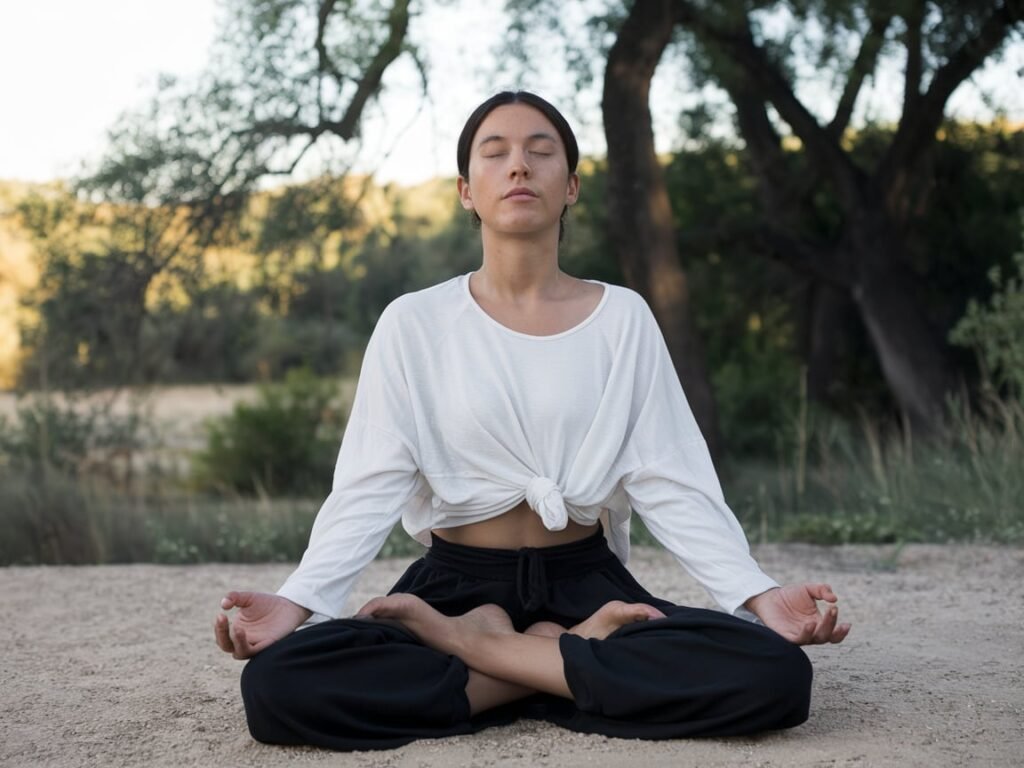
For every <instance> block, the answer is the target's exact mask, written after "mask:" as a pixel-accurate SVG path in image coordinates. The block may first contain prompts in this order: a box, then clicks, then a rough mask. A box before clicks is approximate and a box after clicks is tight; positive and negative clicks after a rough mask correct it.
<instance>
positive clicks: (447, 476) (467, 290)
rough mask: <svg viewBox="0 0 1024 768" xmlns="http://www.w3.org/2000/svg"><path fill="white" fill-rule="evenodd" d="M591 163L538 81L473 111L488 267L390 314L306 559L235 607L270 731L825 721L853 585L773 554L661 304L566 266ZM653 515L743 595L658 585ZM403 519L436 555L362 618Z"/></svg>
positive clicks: (375, 736) (312, 735)
mask: <svg viewBox="0 0 1024 768" xmlns="http://www.w3.org/2000/svg"><path fill="white" fill-rule="evenodd" d="M578 158H579V150H578V148H577V145H576V139H575V137H574V136H573V133H572V130H571V129H570V127H569V125H568V123H567V122H566V120H565V118H564V117H563V116H562V115H561V114H560V113H559V112H558V111H557V110H556V109H555V108H554V107H553V106H552V105H551V104H549V103H548V102H546V101H545V100H543V99H541V98H540V97H538V96H536V95H533V94H530V93H527V92H522V91H520V92H516V93H509V92H505V93H500V94H497V95H496V96H494V97H492V98H490V99H488V100H487V101H485V102H484V103H483V104H481V105H480V106H479V107H478V108H477V109H476V110H475V111H474V112H473V114H472V115H471V116H470V117H469V120H468V121H467V123H466V125H465V127H464V129H463V131H462V135H461V137H460V139H459V143H458V171H459V178H458V194H459V198H460V200H461V203H462V206H463V207H464V208H465V209H466V210H467V211H469V212H470V214H471V215H472V216H473V217H474V219H475V220H476V221H477V222H478V223H479V227H480V236H481V246H482V248H481V251H482V261H481V265H480V267H479V269H477V270H476V271H474V272H472V273H470V274H466V275H461V276H459V277H455V278H453V279H451V280H449V281H447V282H444V283H441V284H440V285H436V286H434V287H432V288H428V289H426V290H422V291H418V292H415V293H411V294H407V295H405V296H402V297H400V298H398V299H397V300H395V301H394V302H392V304H391V305H390V306H389V307H388V308H387V309H386V310H385V312H384V313H383V314H382V315H381V318H380V320H379V322H378V323H377V326H376V328H375V329H374V332H373V336H372V338H371V340H370V343H369V345H368V347H367V350H366V356H365V358H364V362H363V367H362V371H361V373H360V377H359V383H358V387H357V391H356V397H355V400H354V403H353V406H352V413H351V416H350V418H349V422H348V426H347V428H346V431H345V436H344V439H343V440H342V445H341V451H340V453H339V456H338V463H337V468H336V470H335V474H334V483H333V488H332V491H331V493H330V495H329V496H328V498H327V500H326V501H325V502H324V504H323V507H322V508H321V509H320V512H319V514H318V515H317V518H316V522H315V523H314V524H313V530H312V534H311V537H310V542H309V547H308V549H307V550H306V553H305V555H304V556H303V558H302V562H301V563H300V564H299V566H298V568H297V569H296V570H295V572H294V573H293V574H292V575H291V576H290V577H289V578H288V579H287V581H286V582H285V583H284V585H283V586H282V587H281V588H280V589H279V590H278V592H277V593H276V594H265V593H253V592H229V593H228V594H227V596H226V597H225V598H224V599H223V601H222V603H221V607H222V608H223V609H224V611H225V613H221V614H220V615H218V616H217V618H216V621H215V625H214V631H215V635H216V639H217V644H218V645H219V646H220V648H222V649H223V650H224V651H227V652H228V653H231V654H233V655H234V656H235V658H238V659H248V663H247V664H246V666H245V668H244V669H243V671H242V698H243V701H244V704H245V712H246V717H247V719H248V725H249V730H250V732H251V733H252V735H253V736H254V737H255V738H256V739H258V740H260V741H263V742H268V743H274V744H311V745H318V746H322V747H328V748H332V749H339V750H356V749H383V748H392V747H397V746H401V745H403V744H407V743H409V742H410V741H413V740H415V739H420V738H429V737H439V736H450V735H454V734H463V733H472V732H474V731H477V730H479V729H481V728H484V727H487V726H490V725H494V724H498V723H507V722H511V721H512V720H514V719H516V718H518V717H532V718H537V719H542V720H546V721H549V722H552V723H556V724H558V725H561V726H563V727H565V728H569V729H572V730H575V731H582V732H588V733H600V734H606V735H608V736H621V737H630V738H646V739H664V738H678V737H686V736H718V735H733V734H749V733H755V732H758V731H764V730H770V729H779V728H789V727H792V726H795V725H799V724H800V723H802V722H804V720H806V719H807V716H808V709H809V704H810V690H811V665H810V662H809V661H808V659H807V657H806V655H805V654H804V652H803V651H802V650H801V648H800V646H801V645H804V644H809V643H829V642H831V643H838V642H840V641H841V640H843V638H844V637H846V635H847V633H848V632H849V629H850V627H849V625H848V624H839V623H837V616H838V609H837V606H836V600H837V598H836V596H835V594H834V593H833V592H832V590H831V589H830V588H829V587H828V585H826V584H816V583H806V584H792V585H788V586H784V587H783V586H780V585H779V584H778V583H776V582H775V581H774V580H772V579H771V578H770V577H769V576H767V575H766V574H765V573H764V572H762V571H761V569H760V568H759V567H758V565H757V563H756V562H755V561H754V560H753V559H752V558H751V556H750V553H749V547H748V545H747V541H746V538H745V537H744V534H743V531H742V529H741V528H740V526H739V524H738V522H737V521H736V518H735V516H734V515H733V514H732V512H731V511H730V509H729V508H728V506H727V505H726V503H725V501H724V499H723V497H722V492H721V488H720V486H719V483H718V479H717V476H716V474H715V471H714V468H713V466H712V463H711V460H710V457H709V455H708V451H707V447H706V445H705V443H704V440H703V438H702V437H701V434H700V431H699V429H698V428H697V425H696V422H695V420H694V418H693V415H692V413H691V411H690V408H689V406H688V404H687V401H686V398H685V396H684V394H683V389H682V386H681V385H680V382H679V380H678V378H677V376H676V373H675V369H674V367H673V365H672V362H671V360H670V358H669V354H668V350H667V348H666V346H665V342H664V340H663V338H662V335H661V333H660V331H659V329H658V326H657V324H656V323H655V320H654V318H653V316H652V314H651V312H650V310H649V309H648V307H647V305H646V303H645V302H644V300H643V299H642V298H641V297H640V296H639V295H637V294H636V293H634V292H632V291H630V290H628V289H625V288H621V287H618V286H613V285H607V284H603V283H600V282H596V281H592V280H581V279H577V278H574V277H570V276H569V275H567V274H566V273H564V272H562V271H561V270H560V269H559V264H558V246H559V242H560V240H561V235H562V229H563V224H564V217H565V214H566V211H567V210H568V208H569V206H571V205H572V204H573V203H574V202H575V201H576V199H577V196H578V194H579V186H580V179H579V176H578V175H577V173H576V164H577V160H578ZM684 383H685V382H684ZM633 513H636V514H637V515H639V516H640V517H641V518H642V519H643V521H644V523H645V524H646V526H647V528H648V529H649V530H650V531H651V533H652V534H653V535H654V536H655V538H657V539H658V541H660V542H661V543H662V544H663V545H664V546H665V547H666V549H668V551H669V552H671V553H672V554H673V555H674V556H675V558H676V559H677V560H678V561H679V563H680V564H681V566H682V567H683V568H684V569H685V570H686V571H687V572H688V573H689V574H690V575H692V576H693V577H694V578H695V579H697V581H698V582H700V583H701V584H702V585H703V586H704V588H705V589H706V590H707V591H708V593H709V594H710V596H711V597H712V599H713V600H714V601H715V602H716V603H717V605H718V606H719V608H720V610H708V609H701V608H693V607H687V606H680V605H674V604H672V603H671V602H669V601H667V600H664V599H661V598H659V597H656V596H654V595H651V594H650V593H648V592H647V591H646V590H645V589H644V588H643V587H642V586H640V584H638V583H637V582H636V580H635V579H634V578H633V577H632V576H631V575H630V573H629V571H628V570H627V569H626V567H625V563H626V561H627V559H628V556H629V523H630V516H631V514H633ZM399 521H401V522H402V524H403V526H404V527H405V529H406V531H408V533H409V534H411V535H412V536H414V537H415V538H417V539H418V540H420V541H421V542H422V543H424V544H425V545H427V546H428V549H427V550H426V554H425V555H424V556H423V557H422V558H420V559H419V560H417V561H416V562H415V563H413V564H412V566H410V568H409V569H408V570H407V571H406V572H405V574H404V575H403V576H402V577H401V578H400V579H399V580H398V583H397V584H395V585H394V587H393V588H392V589H391V592H390V593H389V594H388V595H387V596H383V597H377V598H374V599H373V600H371V601H370V602H368V603H367V604H366V605H364V606H362V607H361V608H359V609H358V610H357V611H355V613H354V614H353V613H352V612H351V611H347V610H346V607H345V601H346V598H347V597H348V595H349V593H350V591H351V589H352V586H353V583H354V581H355V580H356V578H357V577H358V576H359V574H360V573H361V572H362V571H363V569H364V568H365V567H366V566H367V564H368V563H369V562H370V561H372V560H373V558H374V556H375V555H376V554H377V553H378V551H379V550H380V548H381V546H382V545H383V543H384V540H385V538H386V537H387V535H388V533H389V531H390V530H391V529H392V527H393V526H394V525H395V524H396V523H398V522H399ZM819 601H821V602H822V603H823V606H822V607H819ZM232 609H236V610H235V612H234V614H233V615H230V616H229V612H231V611H232ZM296 630H298V631H296Z"/></svg>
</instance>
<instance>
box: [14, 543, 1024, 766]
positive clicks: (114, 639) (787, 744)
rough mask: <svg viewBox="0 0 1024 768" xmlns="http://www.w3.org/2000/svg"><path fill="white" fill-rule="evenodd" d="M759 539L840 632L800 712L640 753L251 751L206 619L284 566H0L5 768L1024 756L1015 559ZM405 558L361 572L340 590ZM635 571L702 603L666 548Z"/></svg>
mask: <svg viewBox="0 0 1024 768" xmlns="http://www.w3.org/2000/svg"><path fill="white" fill-rule="evenodd" d="M894 554H895V553H894V550H893V549H891V548H884V547H849V548H841V549H824V548H817V547H807V546H798V545H783V546H772V547H761V548H759V549H758V550H757V555H758V557H759V559H760V561H761V562H762V564H763V565H764V567H765V569H766V570H767V571H768V572H769V573H771V574H773V575H774V576H776V577H777V578H779V579H780V580H794V579H798V578H801V577H820V578H822V579H826V580H829V581H830V582H831V583H832V585H833V587H834V588H835V589H836V591H837V592H838V593H839V595H840V599H841V606H842V613H843V616H844V617H845V618H847V619H849V620H851V621H852V622H853V623H854V631H853V634H852V635H851V636H850V638H849V639H848V641H847V642H846V643H845V644H844V645H842V646H836V647H831V646H830V647H817V648H812V649H810V650H809V655H810V656H811V658H812V660H813V662H814V665H815V670H816V677H815V692H814V695H815V699H814V704H813V708H812V713H811V719H810V721H809V722H808V723H807V724H805V725H803V726H801V727H800V728H797V729H795V730H792V731H788V732H783V733H775V734H768V735H764V736H760V737H756V738H731V739H707V740H692V741H682V740H680V741H669V742H636V741H624V740H618V739H607V738H604V737H595V736H583V735H579V734H573V733H568V732H566V731H562V730H559V729H557V728H555V727H553V726H549V725H547V724H543V723H538V722H534V721H521V722H519V723H517V724H515V725H513V726H509V727H505V728H497V729H492V730H489V731H484V732H482V733H480V734H477V735H475V736H468V737H461V738H456V739H444V740H439V741H426V742H420V743H418V744H415V745H411V746H408V747H404V748H402V749H399V750H393V751H387V752H376V753H359V754H348V755H343V754H335V753H330V752H325V751H320V750H314V749H297V748H280V747H268V746H265V745H262V744H258V743H256V742H254V741H252V740H251V739H250V738H249V736H248V734H247V732H246V730H245V723H244V718H243V713H242V706H241V702H240V701H239V697H238V693H237V692H238V673H239V670H240V669H241V666H240V664H239V663H238V662H235V661H233V660H232V659H230V658H228V657H227V656H226V655H224V654H222V653H220V652H219V651H217V650H216V648H215V646H214V644H213V641H212V635H211V630H210V624H211V621H212V618H213V615H214V613H215V610H216V605H217V602H218V599H219V597H220V595H221V593H222V592H223V591H224V590H226V589H228V588H230V587H245V586H251V587H253V588H261V589H273V588H275V587H276V586H277V585H278V584H279V583H280V581H281V580H282V579H283V578H284V577H285V575H287V572H288V571H289V570H290V569H289V568H288V567H283V566H223V565H209V566H192V567H165V566H145V565H141V566H123V567H95V568H94V567H89V568H11V569H2V570H0V616H2V617H3V618H2V619H0V647H2V648H3V652H2V653H0V765H3V766H19V767H21V766H41V765H47V766H61V767H62V768H64V767H66V768H71V767H72V766H74V768H78V767H79V766H93V765H95V766H138V767H139V768H142V767H143V766H146V767H147V768H148V766H175V768H186V767H187V766H224V767H230V766H246V768H250V767H251V768H259V767H260V766H299V765H302V766H318V765H324V766H327V765H330V766H380V767H382V768H383V767H384V766H388V767H389V768H390V767H394V768H398V767H400V766H401V767H405V766H408V767H409V768H413V767H414V766H415V767H417V768H419V767H420V766H427V767H429V766H438V767H441V766H443V768H455V767H456V766H594V765H602V766H603V765H608V766H623V765H633V766H643V768H652V767H653V766H662V765H665V766H668V765H672V766H719V765H721V766H725V765H757V766H779V767H780V768H783V767H788V766H854V765H856V766H875V765H892V766H911V765H921V766H954V765H955V766H959V765H978V766H989V765H991V766H1010V765H1021V761H1022V759H1024V758H1022V755H1024V631H1022V630H1024V578H1022V576H1024V550H1010V549H998V548H987V547H959V546H958V547H937V546H913V547H907V548H906V549H904V550H903V551H902V552H899V553H898V556H897V557H895V558H894V557H893V555H894ZM405 564H406V561H382V562H377V563H374V565H373V566H372V569H371V571H370V572H369V573H368V574H367V576H366V577H365V578H364V580H363V587H362V588H361V589H360V591H359V594H358V595H357V596H356V597H355V599H357V600H358V599H362V598H364V597H368V596H369V595H370V594H372V593H375V592H378V591H381V590H383V589H385V588H386V587H387V586H389V585H390V584H391V582H392V581H393V580H394V579H395V578H396V576H397V575H398V574H399V573H400V571H401V570H402V568H403V567H404V566H405ZM632 567H633V570H634V573H635V574H636V575H637V577H638V578H639V580H640V581H641V582H642V583H644V584H645V585H646V586H648V587H649V588H650V589H651V590H652V591H653V592H656V593H660V594H662V595H664V596H665V597H668V598H670V599H673V600H676V601H680V602H689V603H691V604H700V605H704V604H706V600H705V599H704V597H703V594H702V593H701V591H700V589H699V588H698V587H696V586H695V585H694V584H693V583H692V582H690V581H689V579H687V578H686V577H684V576H683V575H682V573H681V571H680V570H679V568H678V567H677V566H676V565H675V564H674V563H673V562H672V561H671V559H670V558H669V557H668V556H667V555H665V554H664V553H662V552H657V551H653V550H640V551H638V552H637V553H636V556H635V558H634V562H633V566H632Z"/></svg>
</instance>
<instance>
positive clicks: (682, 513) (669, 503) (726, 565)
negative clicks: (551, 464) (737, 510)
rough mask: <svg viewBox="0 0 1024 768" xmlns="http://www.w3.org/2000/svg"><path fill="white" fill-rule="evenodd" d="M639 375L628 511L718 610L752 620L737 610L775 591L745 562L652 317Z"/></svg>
mask: <svg viewBox="0 0 1024 768" xmlns="http://www.w3.org/2000/svg"><path fill="white" fill-rule="evenodd" d="M637 371H638V376H640V377H642V378H643V381H642V385H641V384H640V383H639V382H638V386H637V387H636V393H637V397H636V398H635V400H634V409H635V411H634V412H635V421H634V426H633V432H632V435H631V437H630V442H629V453H630V456H631V458H632V463H633V469H632V470H631V471H630V472H628V473H627V474H626V475H625V476H624V477H623V489H624V491H625V492H626V496H627V498H628V499H629V504H630V507H632V509H633V511H634V512H636V513H637V514H639V515H640V518H641V519H642V520H643V521H644V523H645V525H646V526H647V528H648V530H650V532H651V534H652V535H653V536H654V537H655V538H656V539H657V540H658V541H659V542H660V543H661V544H662V545H663V546H664V547H665V548H666V549H667V550H668V551H669V552H671V553H672V554H673V555H674V556H675V557H676V559H677V560H678V561H679V562H680V564H681V565H682V566H683V568H684V569H685V570H686V571H687V572H688V573H689V574H690V575H691V576H693V577H694V578H695V579H696V580H697V581H698V582H700V584H701V585H702V586H703V587H704V588H705V589H706V590H707V591H708V593H709V594H710V595H711V597H712V599H713V600H714V601H715V602H716V603H717V604H718V605H719V606H720V607H721V608H722V609H724V610H725V611H727V612H729V613H732V614H737V615H742V616H743V617H744V618H753V614H751V613H750V612H749V611H747V610H746V609H745V608H743V607H742V606H743V603H744V602H745V601H746V600H747V599H748V598H750V597H753V596H754V595H757V594H760V593H761V592H764V591H765V590H767V589H771V588H772V587H776V586H778V584H777V582H775V581H774V580H773V579H771V578H769V577H768V576H767V575H765V573H764V572H763V571H762V570H761V569H760V568H759V567H758V565H757V563H756V562H755V561H754V559H753V558H752V557H751V556H750V547H749V545H748V543H747V539H746V535H745V534H744V532H743V528H742V527H741V526H740V524H739V521H737V520H736V516H735V515H734V514H733V513H732V510H730V509H729V507H728V505H727V504H726V503H725V499H724V497H723V495H722V489H721V486H720V484H719V482H718V476H717V474H716V473H715V468H714V465H713V464H712V461H711V456H710V454H709V452H708V449H707V445H706V443H705V442H704V438H703V437H702V435H701V433H700V429H699V427H698V426H697V422H696V419H694V417H693V413H692V411H691V410H690V406H689V404H688V403H687V401H686V396H685V394H684V393H683V389H682V387H681V386H680V383H679V378H678V376H677V375H676V372H675V369H674V367H673V365H672V361H671V358H670V357H669V354H668V349H667V347H666V346H665V341H664V338H663V337H662V335H661V332H660V330H659V329H658V328H657V325H656V323H655V321H654V317H653V315H650V316H649V325H648V332H647V333H646V334H644V338H643V341H642V343H641V344H640V350H639V358H638V364H637Z"/></svg>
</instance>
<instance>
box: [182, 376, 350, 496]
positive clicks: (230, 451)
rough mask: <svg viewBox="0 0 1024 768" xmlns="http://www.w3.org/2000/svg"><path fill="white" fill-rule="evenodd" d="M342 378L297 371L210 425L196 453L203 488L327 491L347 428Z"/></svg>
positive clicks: (315, 493)
mask: <svg viewBox="0 0 1024 768" xmlns="http://www.w3.org/2000/svg"><path fill="white" fill-rule="evenodd" d="M338 396H339V387H338V385H337V382H336V381H332V380H329V379H319V378H317V377H315V376H314V375H313V374H312V373H311V372H310V371H308V370H305V369H296V370H293V371H290V372H289V373H288V375H287V377H286V378H285V381H284V382H283V383H281V384H264V385H263V386H261V387H260V390H259V396H258V399H257V401H256V402H255V403H253V404H251V405H248V404H245V403H240V404H238V405H236V406H235V409H234V411H233V412H232V414H231V415H229V416H227V417H224V418H223V419H220V420H216V421H213V422H211V423H210V424H209V426H208V432H207V445H206V448H205V450H203V451H202V452H200V453H199V454H198V455H197V456H196V460H195V473H194V475H195V478H194V479H195V482H196V484H197V486H198V487H199V488H201V489H206V490H213V491H220V492H229V493H242V494H248V495H252V494H259V495H262V496H270V497H280V496H292V497H302V498H308V497H319V496H323V495H326V491H327V489H328V488H329V486H330V478H331V476H332V470H333V467H334V461H335V458H336V456H337V450H338V444H339V442H340V439H341V433H342V430H343V428H344V417H343V415H342V413H341V411H340V409H339V407H338V404H337V401H338Z"/></svg>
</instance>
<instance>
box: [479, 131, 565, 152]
mask: <svg viewBox="0 0 1024 768" xmlns="http://www.w3.org/2000/svg"><path fill="white" fill-rule="evenodd" d="M538 139H547V140H548V141H557V139H556V138H555V137H554V136H553V135H551V134H550V133H545V132H543V131H542V132H540V133H531V134H530V135H529V136H527V137H526V140H527V141H536V140H538ZM507 140H508V139H507V137H506V136H499V135H498V134H492V135H490V136H485V137H484V138H482V139H480V141H479V142H477V145H476V146H477V148H478V149H479V148H480V147H482V146H483V145H484V144H487V143H488V142H492V141H507Z"/></svg>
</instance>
